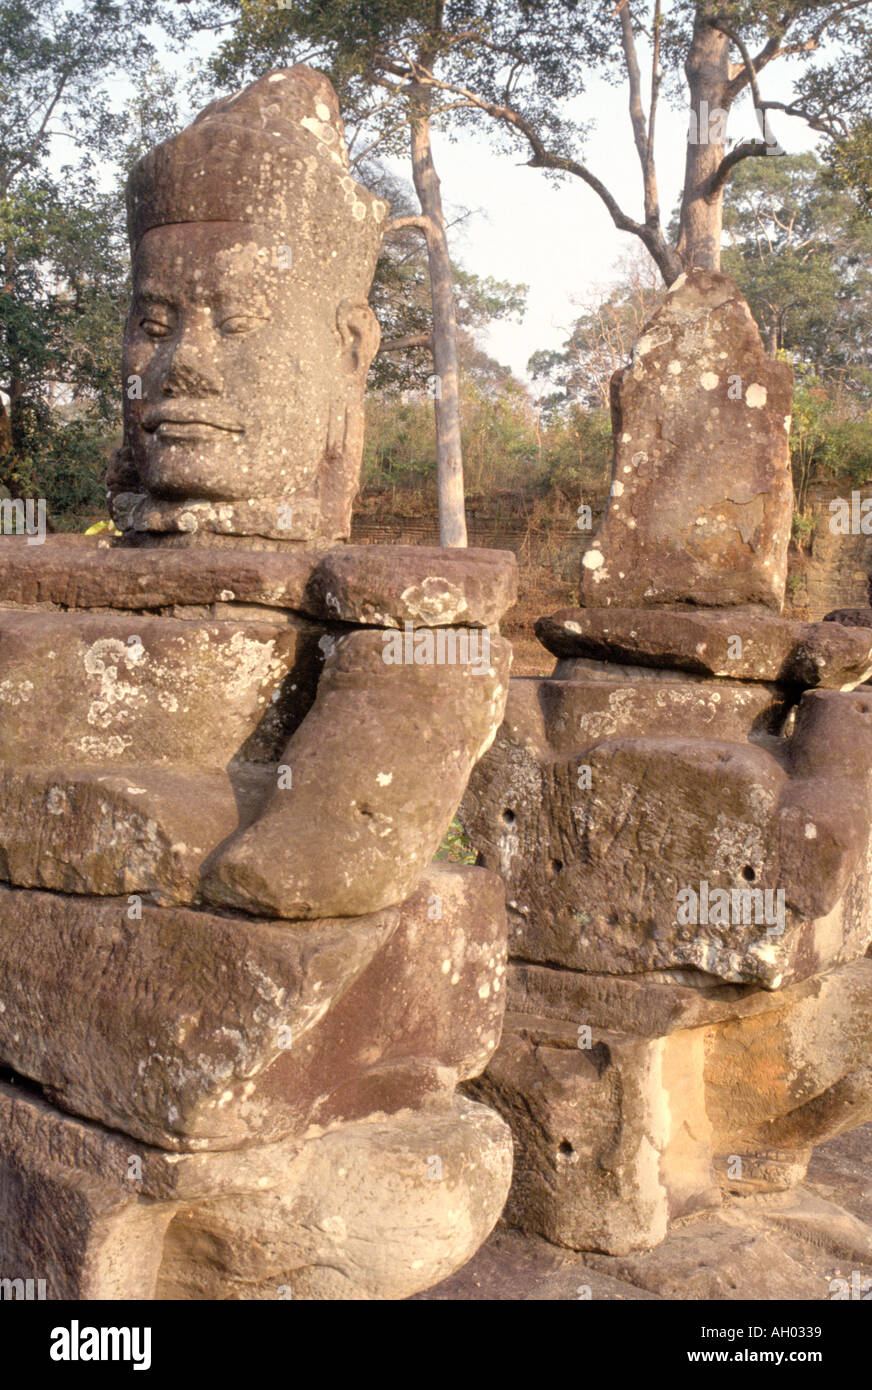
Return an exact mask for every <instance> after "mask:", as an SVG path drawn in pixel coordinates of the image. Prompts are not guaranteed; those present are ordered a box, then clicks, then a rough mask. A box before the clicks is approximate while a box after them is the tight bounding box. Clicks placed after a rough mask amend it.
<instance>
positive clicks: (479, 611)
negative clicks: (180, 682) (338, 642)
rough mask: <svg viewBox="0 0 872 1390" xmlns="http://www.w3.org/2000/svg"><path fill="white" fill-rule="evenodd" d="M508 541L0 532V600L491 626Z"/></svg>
mask: <svg viewBox="0 0 872 1390" xmlns="http://www.w3.org/2000/svg"><path fill="white" fill-rule="evenodd" d="M516 592H517V563H516V560H515V557H514V555H513V554H512V552H511V551H508V550H485V549H480V548H479V549H476V548H474V547H473V548H470V549H462V550H460V549H457V550H453V549H442V548H440V547H437V546H414V545H396V546H393V545H392V546H376V545H348V546H337V547H334V548H325V547H320V548H319V547H317V546H315V547H312V548H309V547H303V546H301V547H299V548H289V549H287V550H283V551H280V552H277V551H263V550H251V551H248V550H218V549H211V548H207V547H203V548H202V549H197V550H163V549H162V550H160V552H159V553H158V552H155V551H154V550H147V549H137V548H130V547H123V546H118V545H110V544H108V543H107V542H106V540H105V539H101V538H100V537H85V536H76V537H68V536H49V537H46V540H45V543H44V544H43V545H34V546H30V545H28V544H27V538H26V537H23V536H22V537H11V536H10V537H3V538H0V605H5V606H14V607H22V608H24V607H31V606H33V607H36V606H41V607H42V606H44V607H57V608H64V609H89V608H109V609H112V608H116V609H126V610H129V611H131V612H140V611H146V610H154V609H160V608H167V607H171V606H175V605H185V606H191V607H199V606H204V605H206V606H208V605H212V604H221V605H224V604H234V605H263V606H264V607H267V608H284V609H292V610H295V611H298V612H302V613H305V614H307V615H308V616H310V617H314V618H318V619H321V620H324V621H331V620H332V621H338V622H349V623H358V624H364V625H367V626H375V627H403V626H404V624H405V623H410V624H411V625H412V626H413V627H439V626H446V625H451V626H463V625H469V626H484V627H488V626H491V625H493V624H495V623H497V622H498V621H499V619H500V618H501V617H502V615H503V613H505V612H506V610H507V609H508V608H510V607H511V605H512V604H513V603H514V601H515V597H516Z"/></svg>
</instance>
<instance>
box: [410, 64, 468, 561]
mask: <svg viewBox="0 0 872 1390" xmlns="http://www.w3.org/2000/svg"><path fill="white" fill-rule="evenodd" d="M411 97H412V118H413V119H412V177H413V179H414V183H415V191H416V193H417V194H418V199H419V201H420V204H421V212H422V213H423V215H424V217H425V218H427V220H428V222H429V224H430V225H429V230H428V233H427V259H428V262H429V267H430V293H431V297H432V301H433V372H434V401H433V405H434V410H435V415H436V481H437V489H438V493H439V537H440V540H441V543H442V544H443V545H445V546H465V545H466V543H467V541H466V513H465V510H464V496H463V453H462V448H461V440H460V376H459V370H458V362H457V313H456V309H455V304H454V276H453V274H452V269H451V257H450V255H449V253H448V238H447V236H446V234H445V215H444V213H443V211H442V194H441V192H440V188H439V179H438V177H437V174H436V169H435V167H434V165H433V151H432V148H431V143H430V104H431V93H430V91H429V89H428V88H426V87H422V86H419V85H417V84H414V85H413V86H412V91H411Z"/></svg>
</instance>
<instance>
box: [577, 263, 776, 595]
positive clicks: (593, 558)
mask: <svg viewBox="0 0 872 1390" xmlns="http://www.w3.org/2000/svg"><path fill="white" fill-rule="evenodd" d="M792 395H793V388H792V373H791V371H790V368H789V367H788V366H787V365H786V364H784V363H781V362H775V361H773V360H772V358H770V357H768V356H767V355H766V353H765V351H764V349H763V344H762V342H761V340H760V334H759V332H758V331H757V327H756V325H755V323H754V320H753V318H752V316H751V311H750V309H749V308H748V305H747V304H746V303H745V301H744V299H743V298H742V297H741V295H740V294H739V292H738V290H737V288H736V286H735V285H734V284H733V282H732V281H731V280H729V279H728V278H727V277H726V276H725V275H720V274H717V273H715V272H713V271H709V270H700V269H694V270H691V271H689V272H688V273H687V275H682V276H679V278H678V280H676V282H675V283H674V284H673V285H672V287H671V289H670V291H669V293H668V294H667V295H666V298H665V299H664V301H663V303H662V305H661V306H660V308H659V309H658V310H657V312H656V313H655V314H654V316H653V318H652V319H651V320H650V321H649V322H648V324H647V325H646V327H645V330H644V332H643V336H642V337H641V338H640V339H639V341H638V342H637V343H636V345H635V348H634V350H633V361H632V365H631V366H630V367H629V368H628V369H627V370H625V371H621V372H618V373H616V374H615V377H614V378H613V381H612V428H613V434H614V461H613V464H612V490H611V495H610V499H609V506H608V510H607V512H606V515H605V518H604V520H603V524H602V526H601V528H600V530H599V532H598V533H597V535H596V537H595V539H594V541H593V544H592V545H591V546H590V548H589V549H588V550H587V552H586V553H585V555H584V557H583V560H582V578H581V597H582V602H583V603H584V604H595V605H596V606H598V607H604V606H609V605H617V606H619V607H625V608H629V607H634V606H648V605H651V604H663V603H676V602H679V603H680V602H684V601H688V602H692V603H697V604H710V605H712V606H714V607H719V606H723V605H731V604H741V603H763V604H766V605H768V606H769V607H772V608H775V609H776V610H780V608H781V605H782V602H783V598H784V585H785V580H786V574H787V546H788V543H789V540H790V529H791V521H792V508H793V500H792V488H791V482H790V454H789V450H788V434H789V429H790V413H791V402H792Z"/></svg>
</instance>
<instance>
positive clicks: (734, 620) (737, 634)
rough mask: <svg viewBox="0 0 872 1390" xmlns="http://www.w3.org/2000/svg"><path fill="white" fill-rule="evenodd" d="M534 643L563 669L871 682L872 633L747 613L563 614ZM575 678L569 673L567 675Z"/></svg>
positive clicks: (783, 681)
mask: <svg viewBox="0 0 872 1390" xmlns="http://www.w3.org/2000/svg"><path fill="white" fill-rule="evenodd" d="M536 635H537V637H538V638H539V640H540V642H542V643H543V645H544V646H545V647H547V649H548V651H550V652H552V653H553V654H554V655H555V656H557V657H560V658H562V659H563V660H564V661H566V660H567V659H571V658H573V657H582V658H589V657H595V658H597V659H599V660H605V661H614V662H618V663H625V662H626V663H630V664H635V665H639V666H653V667H670V668H673V669H676V668H677V669H679V670H683V671H690V672H693V673H695V674H697V675H705V676H716V677H726V678H728V679H735V680H751V681H773V682H775V683H777V684H778V685H782V686H793V687H796V688H799V689H804V688H808V687H815V686H820V687H824V688H826V689H836V690H853V689H854V687H855V686H857V685H859V684H860V683H861V682H862V681H865V680H867V679H868V678H869V676H870V675H872V632H870V631H869V630H868V629H866V628H856V629H853V630H852V629H849V628H845V627H843V626H840V625H839V624H837V623H800V622H793V621H787V620H786V619H781V618H776V617H774V616H768V615H766V614H763V613H760V612H752V611H750V610H743V609H734V610H730V611H729V612H726V613H723V612H718V611H716V610H711V609H695V608H682V609H679V608H657V609H650V610H647V609H640V608H564V609H561V610H560V611H559V612H557V613H553V614H552V615H551V616H550V617H547V618H540V619H539V621H538V622H537V623H536ZM569 674H570V672H569V670H568V669H567V668H566V666H565V665H564V666H563V667H562V668H561V675H562V676H563V677H564V678H566V677H568V676H569Z"/></svg>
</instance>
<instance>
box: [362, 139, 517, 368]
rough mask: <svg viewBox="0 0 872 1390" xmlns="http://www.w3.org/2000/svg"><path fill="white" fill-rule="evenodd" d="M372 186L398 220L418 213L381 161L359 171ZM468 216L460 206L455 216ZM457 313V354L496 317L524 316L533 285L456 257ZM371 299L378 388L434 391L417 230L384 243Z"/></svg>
mask: <svg viewBox="0 0 872 1390" xmlns="http://www.w3.org/2000/svg"><path fill="white" fill-rule="evenodd" d="M360 172H361V177H362V180H363V182H364V183H365V184H366V186H367V187H368V188H369V189H371V190H372V192H373V193H376V194H377V195H378V196H379V197H381V198H384V199H385V201H386V202H387V203H388V205H389V207H390V212H391V217H392V219H393V220H394V221H397V220H399V219H400V218H403V217H406V216H411V215H412V198H411V195H410V190H409V189H408V187H407V185H406V184H404V182H403V180H401V179H399V178H398V177H397V176H396V175H394V174H392V173H390V172H389V171H388V170H387V169H386V168H385V166H384V165H381V164H379V163H377V162H369V161H367V163H366V164H365V166H364V168H363V169H362V170H361V171H360ZM469 215H470V214H469V213H468V212H467V211H461V212H460V213H459V214H458V215H457V217H456V218H455V221H454V222H452V223H451V224H449V225H450V226H453V225H455V224H456V222H462V221H464V220H465V219H466V218H467V217H468V216H469ZM452 273H453V277H454V298H455V305H456V316H457V333H458V353H459V356H460V358H461V359H462V357H463V354H464V339H465V338H467V337H469V336H470V335H473V334H475V333H476V332H477V331H479V330H481V329H482V328H485V327H486V326H487V325H489V324H490V323H493V322H494V321H495V320H497V319H505V318H518V319H520V318H521V317H522V316H523V313H524V310H525V308H526V297H527V286H526V285H515V284H512V283H510V282H509V281H506V280H496V279H494V278H493V277H492V276H481V275H476V274H474V273H473V272H471V271H468V270H465V269H464V268H463V267H462V266H461V265H459V264H458V263H457V262H456V261H455V262H454V264H453V267H452ZM370 303H371V305H372V308H373V310H374V311H375V315H376V318H377V319H378V321H379V324H380V325H381V330H382V341H381V344H380V346H379V350H378V354H377V356H376V359H375V362H374V363H373V366H372V368H371V370H370V377H369V381H370V385H371V386H372V387H374V388H375V389H381V388H383V387H391V386H393V387H397V388H401V389H409V388H419V389H430V390H431V391H432V389H433V356H432V331H431V324H432V301H431V295H430V272H429V267H428V263H427V253H426V248H425V247H424V245H423V243H422V239H421V237H420V236H418V235H416V233H415V231H414V229H411V228H409V229H407V230H403V229H400V230H399V231H398V232H397V233H396V234H395V235H394V236H392V237H388V238H386V239H385V241H384V242H383V243H382V248H381V253H380V255H379V260H378V264H377V265H376V270H375V276H374V277H373V283H372V290H371V292H370Z"/></svg>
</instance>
